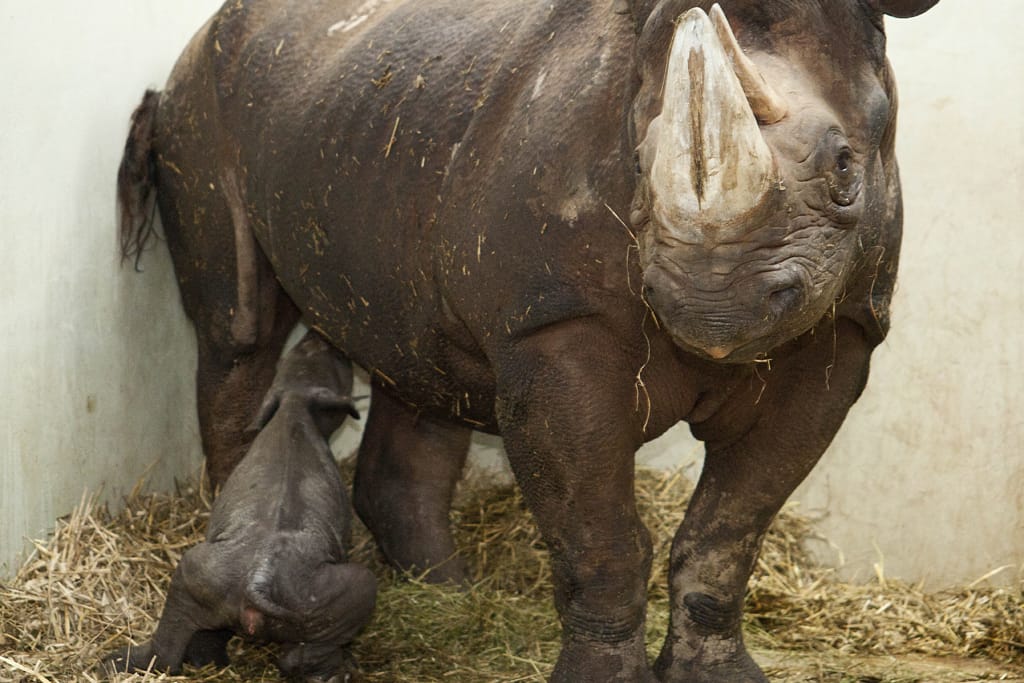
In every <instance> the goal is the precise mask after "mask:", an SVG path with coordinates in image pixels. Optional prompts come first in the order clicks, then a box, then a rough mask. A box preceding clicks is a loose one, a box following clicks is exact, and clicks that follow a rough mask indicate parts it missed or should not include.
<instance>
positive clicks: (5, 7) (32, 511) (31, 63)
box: [0, 0, 1024, 587]
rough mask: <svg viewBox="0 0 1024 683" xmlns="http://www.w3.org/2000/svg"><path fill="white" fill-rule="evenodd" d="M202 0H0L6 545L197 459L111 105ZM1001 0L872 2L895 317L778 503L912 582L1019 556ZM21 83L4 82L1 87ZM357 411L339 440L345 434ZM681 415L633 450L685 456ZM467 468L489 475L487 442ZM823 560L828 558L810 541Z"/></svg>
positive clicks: (1013, 67)
mask: <svg viewBox="0 0 1024 683" xmlns="http://www.w3.org/2000/svg"><path fill="white" fill-rule="evenodd" d="M219 4H220V3H219V2H218V1H217V0H187V1H185V0H179V1H178V2H175V3H159V2H156V1H155V0H144V1H142V0H139V1H135V2H128V1H124V2H117V1H114V0H107V1H105V2H98V3H93V4H91V5H90V12H89V13H88V14H87V15H86V14H84V13H82V12H81V11H80V9H79V6H78V4H76V3H73V2H71V0H61V1H57V2H49V3H46V4H45V5H43V4H39V5H29V4H26V3H23V2H15V1H14V0H0V19H2V20H3V21H4V22H5V25H6V26H10V27H14V28H15V30H13V31H8V35H7V36H6V40H5V41H4V42H3V43H2V44H0V65H2V66H3V73H4V78H5V82H4V85H5V87H4V92H5V95H4V104H3V106H2V107H0V122H2V130H3V134H2V135H0V170H2V173H3V177H4V179H5V182H4V183H3V185H2V186H0V230H2V231H3V235H4V236H5V237H7V238H8V239H7V240H5V244H6V249H5V251H4V254H3V257H2V258H3V262H2V263H3V267H2V268H0V314H2V315H0V320H3V321H4V323H3V324H4V325H5V326H6V333H5V334H4V336H3V342H2V343H3V345H4V351H5V353H3V354H0V386H2V387H3V388H4V391H5V394H4V395H5V397H6V398H7V400H6V401H5V402H4V410H3V411H0V436H2V438H3V439H4V442H3V443H4V444H5V446H6V447H5V448H3V449H2V450H0V517H2V518H3V519H4V520H5V524H4V526H3V532H2V534H0V563H5V562H6V563H10V562H12V561H13V558H14V555H15V553H16V552H17V551H18V549H20V548H21V547H22V539H23V537H25V536H27V535H28V536H38V535H40V534H43V533H45V531H46V529H47V528H48V527H49V526H50V525H51V524H52V520H53V519H54V518H55V517H57V516H58V515H61V514H64V513H67V512H68V511H69V510H70V509H71V508H72V507H73V506H74V505H75V504H76V503H77V501H78V499H79V498H80V496H81V493H82V491H83V489H85V488H88V489H90V490H95V489H97V488H99V487H101V486H102V487H103V488H104V491H105V493H106V494H107V495H108V496H115V497H116V496H118V495H120V494H121V493H122V492H123V491H124V490H125V489H126V488H127V487H130V486H131V485H132V484H133V483H134V482H135V481H136V480H137V479H138V478H139V477H141V476H143V475H144V474H147V473H148V476H149V477H150V479H151V480H152V482H153V483H154V484H155V485H157V486H166V485H168V484H169V483H170V481H171V480H172V477H174V476H184V475H186V474H188V473H190V472H193V471H195V468H196V466H197V465H198V461H199V447H198V443H197V437H196V425H195V417H194V410H195V407H194V399H193V396H192V392H193V382H192V372H193V368H194V360H193V354H194V348H193V346H194V344H193V341H192V339H191V330H190V329H189V327H188V324H187V322H186V321H185V320H184V319H183V316H182V313H181V311H180V305H179V303H178V295H177V292H176V290H175V288H174V284H173V278H172V277H171V274H170V271H169V263H168V258H167V255H166V250H165V249H164V248H162V247H159V248H157V249H155V250H153V251H151V252H149V253H147V254H146V257H145V259H144V262H143V263H144V267H145V269H146V272H145V273H144V274H143V275H141V276H140V275H136V274H134V273H132V272H131V271H130V270H122V269H120V268H119V265H118V260H117V255H116V241H115V228H114V209H113V178H114V174H115V168H116V164H117V160H118V158H119V154H120V148H121V145H122V144H123V140H124V135H125V132H126V125H127V117H128V114H129V113H130V111H131V109H132V108H133V107H134V106H135V104H136V103H137V101H138V99H139V97H140V96H141V93H142V90H143V89H144V88H145V87H146V86H160V85H161V84H162V82H163V80H164V79H165V78H166V75H167V73H168V72H169V70H170V66H171V64H172V63H173V60H174V58H175V57H176V55H177V54H178V52H179V51H180V50H181V48H182V47H183V46H184V44H185V42H186V41H187V39H188V37H189V36H190V35H191V34H192V32H193V31H194V30H195V29H196V28H198V26H199V25H200V24H201V23H202V22H203V20H204V19H205V18H206V17H207V16H208V15H209V14H210V13H211V12H212V11H213V10H214V9H215V8H216V7H217V6H218V5H219ZM1018 17H1019V9H1018V8H1017V3H1016V1H1015V0H989V1H988V2H986V3H972V2H969V1H968V0H943V2H942V3H941V4H940V5H939V6H938V7H937V8H936V9H935V10H933V11H932V12H929V13H928V14H927V15H925V16H923V17H919V18H917V19H914V20H902V21H900V20H890V21H889V34H890V53H891V58H892V61H893V63H894V65H895V67H896V69H897V74H898V77H899V83H900V90H901V98H902V111H901V130H900V137H899V151H900V159H901V163H902V169H903V177H904V184H905V199H906V209H907V222H906V237H905V244H904V251H903V260H902V266H901V280H900V288H899V291H898V292H897V297H896V301H895V306H894V316H893V317H894V324H893V327H894V331H893V333H892V335H891V337H890V339H889V340H888V342H887V343H886V344H885V345H883V346H882V347H881V348H880V349H879V350H878V351H877V352H876V354H875V360H874V368H873V376H872V379H871V382H870V383H869V386H868V390H867V392H866V393H865V395H864V398H863V399H862V400H861V402H860V403H859V404H858V405H857V406H855V408H854V410H853V412H852V413H851V416H850V419H849V420H848V422H847V424H846V425H845V426H844V428H843V430H842V432H841V433H840V435H839V437H838V438H837V440H836V442H835V443H834V444H833V446H832V448H831V449H830V451H829V452H828V453H827V454H826V456H825V458H824V460H823V461H822V463H821V465H820V466H819V468H818V469H817V470H816V471H815V473H814V474H813V475H812V476H811V478H810V480H809V481H808V482H807V483H806V484H805V485H804V487H802V488H801V490H800V491H799V492H798V494H797V496H796V498H798V499H799V500H800V501H801V504H802V505H803V507H804V509H805V510H806V511H808V512H810V513H812V514H814V515H816V516H818V517H820V518H821V521H820V529H821V530H822V532H823V533H824V534H825V535H827V536H828V537H829V538H830V539H831V540H832V541H833V543H834V544H835V545H836V546H838V547H839V548H841V549H842V551H843V559H844V560H845V565H844V571H845V572H846V573H847V574H849V575H852V576H856V577H860V578H868V577H869V576H871V575H873V573H874V567H873V565H875V564H878V563H881V564H883V565H884V571H885V572H886V574H887V575H888V576H900V577H903V578H908V579H925V580H926V581H927V585H928V586H931V587H938V586H939V585H943V584H947V583H952V582H964V581H972V580H974V579H976V578H978V577H979V576H981V575H982V574H985V573H986V572H988V571H990V570H992V569H996V568H998V567H1000V566H1003V565H1010V566H1011V568H1010V569H1007V570H1005V571H1003V572H1002V573H1001V574H999V575H998V576H997V577H996V578H997V579H999V580H1002V581H1009V580H1012V579H1013V578H1014V577H1017V576H1019V572H1020V568H1021V566H1022V565H1024V463H1022V460H1021V453H1022V446H1024V443H1022V435H1024V424H1022V418H1021V417H1020V415H1021V413H1020V411H1019V410H1018V409H1017V404H1018V401H1017V398H1018V397H1019V396H1021V395H1024V379H1022V373H1021V370H1020V368H1021V367H1022V366H1024V351H1022V348H1024V346H1022V343H1021V342H1022V337H1024V334H1022V325H1024V277H1022V275H1021V271H1022V268H1024V236H1022V235H1021V233H1020V226H1019V221H1020V216H1021V215H1024V194H1022V193H1024V189H1022V188H1024V182H1022V168H1024V145H1022V142H1024V140H1022V137H1024V126H1022V116H1021V111H1024V86H1022V84H1021V81H1022V79H1021V78H1020V74H1024V52H1022V50H1021V47H1020V46H1019V41H1018V34H1019V28H1018V27H1019V18H1018ZM15 94H16V95H15ZM357 436H358V429H357V428H349V429H348V430H347V431H346V432H345V433H344V434H342V435H341V436H340V437H339V439H338V443H337V447H338V449H339V451H341V452H348V451H349V450H351V448H353V447H354V443H355V439H356V438H357ZM699 457H700V450H699V447H698V446H697V444H696V443H695V442H693V441H692V439H690V438H689V436H688V434H687V431H686V429H685V427H682V428H677V429H676V430H673V431H672V432H670V433H669V434H668V435H666V436H665V437H662V438H661V439H659V440H658V441H656V442H654V443H653V444H650V445H648V446H647V447H646V448H645V449H644V450H643V451H642V452H641V453H640V455H639V456H638V461H639V462H641V463H643V464H650V465H654V466H671V465H680V464H681V465H684V466H688V467H689V468H690V469H691V471H692V472H693V473H694V474H696V472H697V467H698V466H699ZM474 458H475V462H476V463H477V466H478V468H481V469H483V470H484V471H488V472H497V473H498V475H499V476H501V474H502V473H503V472H504V470H503V461H502V456H501V454H500V445H499V444H498V442H497V441H496V440H493V439H486V438H481V439H478V440H477V444H476V446H475V448H474ZM823 555H825V556H827V557H829V558H830V559H837V558H836V556H835V553H834V552H833V551H832V550H829V549H828V548H825V549H823Z"/></svg>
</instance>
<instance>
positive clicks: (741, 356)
mask: <svg viewBox="0 0 1024 683" xmlns="http://www.w3.org/2000/svg"><path fill="white" fill-rule="evenodd" d="M644 281H645V288H644V292H645V295H646V298H647V301H648V302H649V303H650V304H651V307H652V308H653V309H654V310H655V312H656V313H657V314H658V317H659V319H660V320H661V322H662V323H663V324H664V326H665V327H666V328H667V329H668V331H669V333H670V334H671V335H672V337H673V339H674V340H675V341H676V343H677V344H678V345H679V346H681V347H682V348H684V349H686V350H688V351H692V352H696V353H697V354H698V355H701V356H704V357H706V358H711V359H713V360H716V361H724V362H730V363H742V362H749V361H751V360H754V359H756V358H758V357H760V356H763V355H764V354H767V353H768V352H769V351H770V350H771V349H772V348H774V347H775V346H777V345H778V344H780V343H782V342H784V341H786V340H787V339H789V338H791V337H793V336H796V335H797V334H799V333H800V332H802V331H803V327H805V325H804V324H803V322H804V318H806V317H807V316H806V315H805V312H806V309H807V295H806V287H805V286H804V284H803V282H802V281H801V280H800V278H799V276H798V275H796V274H795V273H789V272H787V271H784V270H783V271H775V272H770V273H764V274H758V275H753V276H748V277H745V278H741V279H738V280H733V281H728V280H724V279H719V278H710V279H700V278H694V277H690V276H685V275H680V274H678V273H673V272H671V270H669V269H663V268H658V267H655V268H652V269H650V270H648V272H647V273H645V277H644Z"/></svg>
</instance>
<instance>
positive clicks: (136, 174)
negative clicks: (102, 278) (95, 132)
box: [117, 90, 160, 270]
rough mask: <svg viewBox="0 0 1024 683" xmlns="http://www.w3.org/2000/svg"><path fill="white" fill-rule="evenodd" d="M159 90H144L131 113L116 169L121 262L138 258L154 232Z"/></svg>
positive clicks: (137, 261)
mask: <svg viewBox="0 0 1024 683" xmlns="http://www.w3.org/2000/svg"><path fill="white" fill-rule="evenodd" d="M159 101H160V93H158V92H156V91H155V90H147V91H146V94H145V95H144V96H143V98H142V103H141V104H140V105H139V106H138V107H136V109H135V111H134V112H133V113H132V124H131V131H130V132H129V133H128V140H127V141H126V142H125V144H124V155H123V156H122V157H121V165H120V167H119V168H118V169H117V208H118V221H119V223H120V241H121V262H122V263H124V262H125V261H127V260H129V259H132V260H133V262H134V266H135V269H136V270H139V258H140V257H141V256H142V251H143V249H144V248H145V246H146V243H147V242H149V240H150V239H152V238H153V237H155V236H156V232H155V230H154V227H153V222H154V219H155V217H156V216H155V212H156V159H155V155H154V152H153V140H154V136H155V128H156V126H155V123H156V111H157V105H158V103H159Z"/></svg>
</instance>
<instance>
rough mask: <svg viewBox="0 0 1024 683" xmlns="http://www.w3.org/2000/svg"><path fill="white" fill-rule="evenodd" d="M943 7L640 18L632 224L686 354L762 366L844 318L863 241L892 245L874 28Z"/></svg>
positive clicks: (753, 7) (825, 5) (801, 8)
mask: <svg viewBox="0 0 1024 683" xmlns="http://www.w3.org/2000/svg"><path fill="white" fill-rule="evenodd" d="M935 2H936V0H918V1H917V2H912V1H911V0H904V1H898V0H889V1H888V2H886V1H885V0H828V1H827V2H826V1H806V2H791V1H789V0H768V1H763V0H757V1H755V0H732V1H727V0H723V2H722V4H723V5H724V6H725V9H724V10H723V7H721V6H719V5H718V4H715V5H713V6H712V7H710V9H709V10H708V11H705V9H704V8H705V7H706V6H707V5H706V4H705V5H703V6H701V7H694V5H695V4H696V3H694V2H692V1H691V2H681V1H673V0H664V1H663V2H661V3H658V4H656V5H653V9H652V10H651V11H650V13H649V15H647V16H644V17H643V19H644V22H643V30H642V32H641V35H640V40H639V44H638V52H637V64H638V69H639V75H640V79H641V85H640V86H639V90H638V94H637V97H636V99H635V100H634V109H633V123H634V126H635V131H636V136H637V137H636V139H637V140H638V146H637V164H638V168H637V170H638V174H639V175H638V183H637V191H636V195H635V198H634V204H633V209H632V214H631V220H632V222H633V225H634V227H635V228H636V229H637V232H638V236H639V241H640V251H641V263H642V267H643V270H644V291H645V295H646V298H647V300H648V302H649V303H650V305H651V306H652V307H653V309H654V310H655V312H656V313H657V314H658V317H659V319H660V321H661V323H662V324H663V326H664V327H666V328H667V330H668V331H669V333H670V334H671V335H672V337H673V339H674V340H675V341H676V343H677V344H679V345H680V346H681V347H683V348H684V349H686V350H688V351H691V352H694V353H697V354H699V355H702V356H704V357H707V358H712V359H715V360H720V361H725V362H748V361H751V360H755V359H757V358H758V357H760V356H762V355H764V354H766V353H767V352H769V351H770V350H771V349H772V348H774V347H775V346H777V345H779V344H780V343H782V342H785V341H787V340H789V339H791V338H793V337H796V336H798V335H800V334H802V333H803V332H805V331H807V330H808V329H810V328H811V327H813V326H814V325H815V323H816V322H817V321H819V320H821V319H822V317H823V316H825V315H826V314H827V313H828V312H829V311H830V310H831V309H832V308H833V306H834V305H835V302H836V301H837V299H839V298H841V297H842V296H843V294H844V293H845V291H846V288H847V286H848V284H849V280H850V279H851V277H852V276H853V274H854V273H855V272H858V271H859V268H858V267H859V265H862V264H863V261H864V256H865V245H866V244H867V243H868V242H870V243H871V244H876V243H878V241H879V239H880V238H879V235H880V234H882V232H883V231H885V230H894V231H896V232H895V235H896V236H895V237H894V239H895V240H896V242H895V244H898V230H899V220H900V218H899V216H900V197H899V180H898V174H897V172H896V166H895V159H894V158H893V133H894V124H895V110H896V100H895V89H894V87H893V85H892V81H891V78H890V71H889V67H888V63H887V61H886V59H885V36H884V33H883V30H882V17H881V14H882V13H891V14H894V15H899V16H910V15H913V14H917V13H920V12H923V11H924V10H926V9H928V8H929V7H931V6H932V5H934V4H935ZM727 13H728V18H727Z"/></svg>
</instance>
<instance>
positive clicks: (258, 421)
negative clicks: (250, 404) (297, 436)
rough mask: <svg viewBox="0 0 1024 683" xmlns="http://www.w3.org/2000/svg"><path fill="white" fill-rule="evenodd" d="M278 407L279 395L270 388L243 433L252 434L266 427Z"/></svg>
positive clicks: (279, 402)
mask: <svg viewBox="0 0 1024 683" xmlns="http://www.w3.org/2000/svg"><path fill="white" fill-rule="evenodd" d="M280 406H281V394H280V393H279V392H277V391H275V390H274V389H273V388H272V389H271V390H270V391H268V392H267V395H266V397H265V398H264V399H263V403H262V404H261V405H260V409H259V411H258V412H257V413H256V417H254V418H253V419H252V422H250V423H249V426H248V427H246V428H245V431H246V432H248V433H250V434H252V433H254V432H258V431H260V430H261V429H263V428H264V427H266V426H267V423H268V422H270V418H272V417H274V413H276V412H277V409H278V408H279V407H280Z"/></svg>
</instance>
